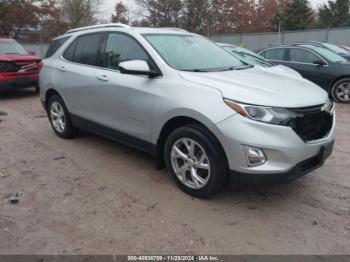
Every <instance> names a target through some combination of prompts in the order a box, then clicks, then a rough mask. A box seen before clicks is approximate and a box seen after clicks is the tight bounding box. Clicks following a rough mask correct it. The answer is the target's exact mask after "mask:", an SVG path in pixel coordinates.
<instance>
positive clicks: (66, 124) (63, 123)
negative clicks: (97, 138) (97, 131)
mask: <svg viewBox="0 0 350 262" xmlns="http://www.w3.org/2000/svg"><path fill="white" fill-rule="evenodd" d="M47 110H48V115H49V120H50V123H51V125H52V128H53V130H54V131H55V133H56V134H57V135H58V136H59V137H62V138H71V137H74V136H75V135H76V134H77V133H78V129H77V128H76V127H74V126H73V125H72V123H71V120H70V116H69V112H68V110H67V107H66V105H65V103H64V101H63V99H62V98H61V97H60V96H58V95H53V96H51V97H50V98H49V101H48V103H47Z"/></svg>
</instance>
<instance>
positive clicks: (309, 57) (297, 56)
mask: <svg viewBox="0 0 350 262" xmlns="http://www.w3.org/2000/svg"><path fill="white" fill-rule="evenodd" d="M316 60H320V58H319V57H317V56H316V55H315V54H313V53H311V52H310V51H307V50H305V49H298V48H292V49H291V50H290V61H291V62H298V63H308V64H313V63H314V62H315V61H316Z"/></svg>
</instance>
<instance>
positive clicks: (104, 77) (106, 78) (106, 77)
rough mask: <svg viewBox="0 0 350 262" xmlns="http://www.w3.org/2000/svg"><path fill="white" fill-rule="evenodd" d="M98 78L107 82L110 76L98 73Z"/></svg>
mask: <svg viewBox="0 0 350 262" xmlns="http://www.w3.org/2000/svg"><path fill="white" fill-rule="evenodd" d="M96 78H97V79H98V80H100V81H104V82H107V81H108V80H109V79H108V76H106V75H98V76H96Z"/></svg>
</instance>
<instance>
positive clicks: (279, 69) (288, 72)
mask: <svg viewBox="0 0 350 262" xmlns="http://www.w3.org/2000/svg"><path fill="white" fill-rule="evenodd" d="M261 69H262V70H265V71H267V72H270V73H275V74H280V75H285V76H290V77H302V76H301V74H299V73H298V72H297V71H295V70H294V69H292V68H290V67H287V66H284V65H274V66H271V67H261Z"/></svg>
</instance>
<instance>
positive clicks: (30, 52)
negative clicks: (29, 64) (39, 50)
mask: <svg viewBox="0 0 350 262" xmlns="http://www.w3.org/2000/svg"><path fill="white" fill-rule="evenodd" d="M28 54H30V55H35V54H36V53H35V51H34V50H28Z"/></svg>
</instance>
